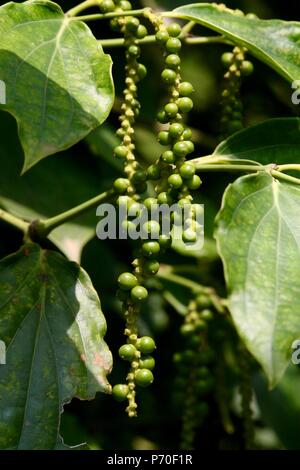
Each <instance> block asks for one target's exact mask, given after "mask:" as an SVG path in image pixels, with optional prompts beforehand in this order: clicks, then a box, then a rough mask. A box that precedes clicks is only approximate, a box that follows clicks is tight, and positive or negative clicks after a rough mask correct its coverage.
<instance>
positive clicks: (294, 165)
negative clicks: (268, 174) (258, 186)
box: [276, 163, 300, 171]
mask: <svg viewBox="0 0 300 470" xmlns="http://www.w3.org/2000/svg"><path fill="white" fill-rule="evenodd" d="M276 169H277V171H300V165H299V164H297V163H288V164H286V165H278V167H277V168H276Z"/></svg>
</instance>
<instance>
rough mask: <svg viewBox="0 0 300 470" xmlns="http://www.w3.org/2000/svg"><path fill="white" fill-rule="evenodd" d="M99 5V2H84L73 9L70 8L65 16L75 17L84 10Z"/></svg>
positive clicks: (95, 0)
mask: <svg viewBox="0 0 300 470" xmlns="http://www.w3.org/2000/svg"><path fill="white" fill-rule="evenodd" d="M97 5H99V2H98V1H97V0H85V2H82V3H80V4H79V5H77V6H76V7H74V8H71V9H70V10H69V11H67V12H66V15H67V16H70V17H72V16H76V15H78V14H79V13H81V12H82V11H84V10H87V9H88V8H91V7H95V6H97Z"/></svg>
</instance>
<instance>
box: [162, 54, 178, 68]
mask: <svg viewBox="0 0 300 470" xmlns="http://www.w3.org/2000/svg"><path fill="white" fill-rule="evenodd" d="M180 62H181V60H180V57H179V56H178V55H177V54H169V55H167V57H166V59H165V63H166V65H167V66H168V67H170V68H175V69H176V68H177V67H178V66H179V65H180Z"/></svg>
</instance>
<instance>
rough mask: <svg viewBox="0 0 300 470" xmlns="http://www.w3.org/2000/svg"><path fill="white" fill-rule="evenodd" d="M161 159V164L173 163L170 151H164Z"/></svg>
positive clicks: (173, 158)
mask: <svg viewBox="0 0 300 470" xmlns="http://www.w3.org/2000/svg"><path fill="white" fill-rule="evenodd" d="M161 159H162V161H163V162H165V163H169V164H171V163H174V162H175V155H174V153H173V152H172V150H166V151H165V152H164V153H163V154H162V156H161Z"/></svg>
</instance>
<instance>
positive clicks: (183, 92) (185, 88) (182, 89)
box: [178, 82, 194, 96]
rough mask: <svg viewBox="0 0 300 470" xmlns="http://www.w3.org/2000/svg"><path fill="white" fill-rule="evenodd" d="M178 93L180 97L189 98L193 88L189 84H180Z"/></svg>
mask: <svg viewBox="0 0 300 470" xmlns="http://www.w3.org/2000/svg"><path fill="white" fill-rule="evenodd" d="M178 91H179V94H180V96H190V95H191V94H192V93H193V91H194V87H193V85H192V84H191V83H190V82H181V83H180V84H179V86H178Z"/></svg>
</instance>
